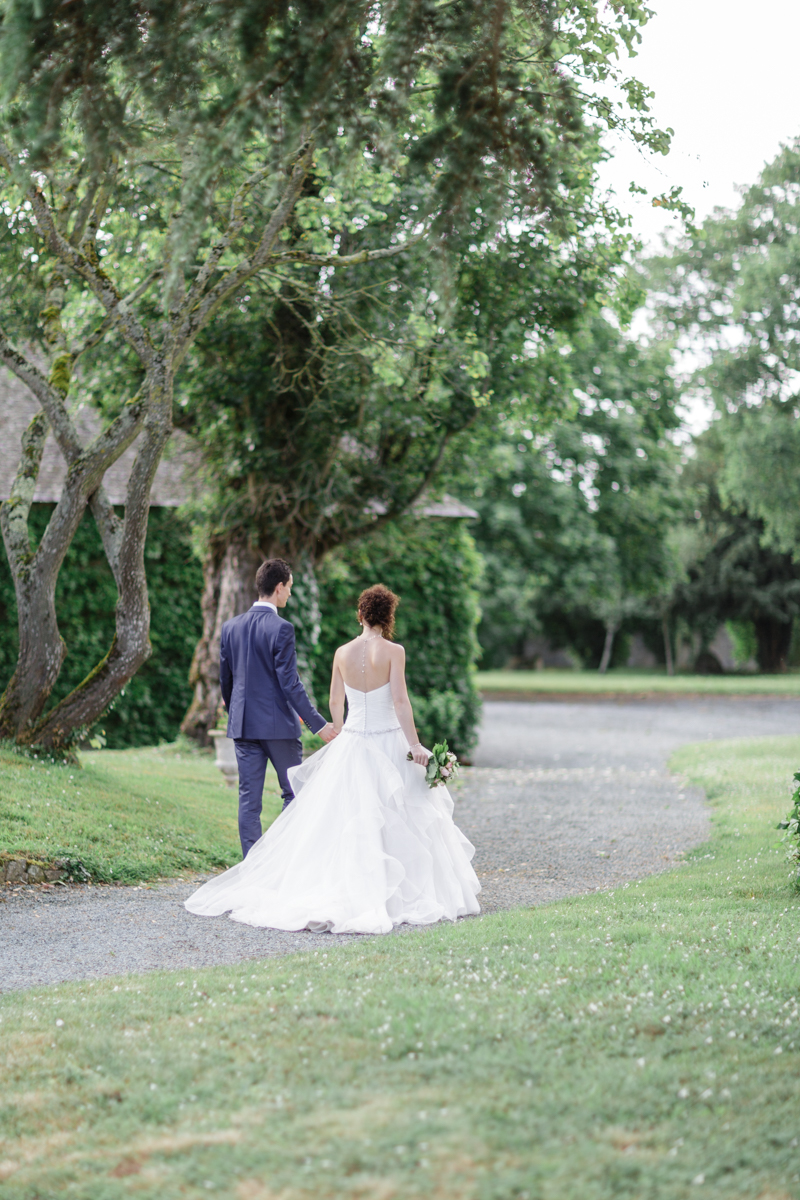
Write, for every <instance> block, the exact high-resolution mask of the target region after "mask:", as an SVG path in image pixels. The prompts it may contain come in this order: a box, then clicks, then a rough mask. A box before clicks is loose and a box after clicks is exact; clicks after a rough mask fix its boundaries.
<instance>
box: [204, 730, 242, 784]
mask: <svg viewBox="0 0 800 1200" xmlns="http://www.w3.org/2000/svg"><path fill="white" fill-rule="evenodd" d="M208 736H209V737H212V738H213V739H214V746H215V748H216V752H217V756H216V759H215V760H214V761H215V765H216V766H217V767H218V768H219V770H220V771H221V772H222V775H223V777H224V779H225V782H226V783H227V785H228V787H238V785H239V767H238V764H237V762H236V749H235V747H234V745H233V738H229V737H228V735H227V733H225V730H224V729H212V730H210V731H209V735H208Z"/></svg>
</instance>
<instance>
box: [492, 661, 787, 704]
mask: <svg viewBox="0 0 800 1200" xmlns="http://www.w3.org/2000/svg"><path fill="white" fill-rule="evenodd" d="M475 684H476V686H477V687H478V689H479V691H480V692H482V694H483V696H484V698H485V699H501V698H502V699H504V700H513V699H517V698H518V699H521V700H523V699H528V698H530V699H547V698H548V697H550V696H552V697H553V698H554V699H557V698H569V699H574V700H579V699H598V700H600V699H606V698H610V697H616V696H620V697H622V696H630V697H631V698H633V697H636V698H641V697H642V696H663V697H664V698H665V699H667V698H669V697H671V696H686V697H689V696H751V697H752V696H764V697H775V696H779V697H786V698H795V697H797V698H800V672H798V671H795V672H789V673H787V674H785V675H744V674H743V675H695V674H686V675H667V674H666V672H663V671H661V672H658V671H646V670H630V669H622V668H620V669H615V670H611V671H608V672H607V673H606V674H605V675H601V674H600V672H599V671H566V670H563V671H562V670H557V669H555V668H553V669H550V668H548V669H545V670H542V671H477V672H476V674H475Z"/></svg>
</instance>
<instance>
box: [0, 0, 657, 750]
mask: <svg viewBox="0 0 800 1200" xmlns="http://www.w3.org/2000/svg"><path fill="white" fill-rule="evenodd" d="M613 10H614V13H615V17H614V21H613V23H604V21H603V19H602V18H601V17H600V16H599V15H598V13H597V11H596V10H595V6H594V4H591V3H585V2H583V3H578V4H574V5H572V6H570V7H569V8H568V9H567V10H566V12H560V11H557V10H555V9H553V10H552V11H551V10H550V9H549V8H548V7H547V6H542V5H540V4H534V3H522V2H519V3H517V4H515V5H506V4H500V3H498V0H484V2H483V3H480V4H471V5H469V6H458V5H447V6H434V7H429V6H423V7H420V6H417V5H412V4H408V3H395V4H387V5H384V6H378V7H376V5H374V4H365V3H356V4H343V3H341V2H336V0H326V2H323V3H318V4H314V5H306V4H300V5H296V6H293V7H292V8H290V9H286V8H281V9H274V8H272V7H270V6H266V7H264V6H261V7H259V6H253V5H252V4H250V3H249V0H228V2H225V3H219V4H214V5H209V4H206V3H202V2H201V0H189V2H188V3H183V2H182V3H180V4H179V3H177V0H166V2H164V3H159V4H155V3H152V2H148V0H138V2H135V3H130V0H110V2H109V3H107V4H105V5H102V6H91V7H87V6H85V5H66V6H65V5H63V4H62V3H60V2H59V0H40V2H39V3H37V4H34V5H22V4H5V5H4V6H3V22H2V26H1V27H0V70H1V72H2V78H3V80H4V86H5V107H4V111H3V114H2V133H3V136H2V139H0V167H1V168H2V170H3V171H4V172H5V180H6V185H7V191H6V199H5V210H4V211H5V213H6V218H7V228H6V230H5V231H4V247H3V248H4V249H5V250H7V251H8V252H9V253H8V258H7V260H6V261H7V263H8V262H12V263H13V264H14V265H15V268H16V266H19V267H20V268H21V269H22V271H23V275H24V285H25V286H24V287H23V289H22V290H25V293H26V298H29V296H30V294H31V293H32V294H34V295H35V296H37V297H38V299H39V303H40V306H41V315H40V324H39V327H38V328H32V327H31V325H30V322H27V323H26V322H25V321H23V320H20V321H19V322H18V323H17V322H16V321H15V315H14V313H13V312H10V311H9V304H8V303H7V302H6V305H5V316H6V320H5V327H4V329H3V330H2V331H0V359H2V361H3V362H5V364H6V365H7V366H8V367H10V368H11V369H12V370H13V371H14V372H15V373H16V374H17V375H18V377H19V378H20V379H22V380H23V381H24V382H25V383H26V384H27V386H28V387H30V388H31V390H32V392H33V393H34V395H35V396H36V397H37V400H38V401H39V403H40V405H41V409H42V411H41V414H40V415H39V416H37V417H36V418H35V420H34V421H33V422H32V424H31V426H30V428H29V430H28V432H27V434H26V437H25V439H24V443H23V453H22V460H21V463H20V469H19V471H18V474H17V477H16V480H15V483H14V486H13V489H12V495H11V497H10V499H9V500H8V501H7V502H6V503H5V504H4V505H3V507H2V511H1V512H0V520H1V521H2V529H3V538H4V542H5V545H6V552H7V554H8V556H9V562H10V564H11V569H12V574H13V576H14V584H15V591H16V597H17V607H18V612H19V628H20V652H19V658H18V662H17V667H16V670H15V672H14V675H13V676H12V678H11V680H10V682H9V684H8V686H7V688H6V690H5V693H4V695H3V697H2V701H0V735H3V736H7V737H9V736H10V737H16V738H17V739H18V740H19V741H21V742H25V743H28V744H36V743H41V744H43V745H46V746H49V747H62V746H65V745H68V744H69V743H70V741H71V740H72V739H73V738H74V736H75V735H76V732H77V731H79V730H80V729H81V728H84V727H85V726H87V725H89V724H91V723H92V722H93V721H94V720H96V719H97V717H98V716H99V715H100V714H101V713H102V712H103V710H104V709H105V708H106V707H107V705H108V704H109V703H110V702H111V701H112V700H113V698H114V696H115V695H117V694H118V692H119V691H120V689H121V688H122V687H123V686H124V684H125V683H126V682H127V681H128V679H130V678H131V676H132V675H133V673H134V672H135V671H136V669H137V668H138V666H139V665H140V664H141V662H142V661H144V659H145V658H146V657H147V655H148V653H149V637H148V630H149V606H148V601H147V587H146V576H145V571H144V560H143V546H144V539H145V533H146V524H147V510H148V497H149V489H150V485H151V482H152V479H153V475H154V473H155V470H156V467H157V465H158V461H159V458H160V456H161V454H162V452H163V449H164V446H165V445H166V442H167V440H168V438H169V436H170V432H171V429H172V420H173V392H174V380H175V374H176V372H177V370H178V369H179V368H180V366H181V363H182V362H183V361H184V360H185V358H186V356H187V354H188V353H189V351H190V349H191V346H192V344H193V343H194V341H195V340H196V338H197V337H198V335H199V334H200V333H201V332H202V330H203V329H204V328H206V327H207V326H208V325H209V323H210V322H211V320H212V319H213V318H214V317H215V315H216V314H217V313H218V312H219V311H220V310H221V309H222V308H223V307H224V306H225V305H226V304H228V303H229V302H230V301H231V300H232V298H233V297H235V296H236V295H237V294H239V293H240V292H241V291H242V289H243V288H244V287H245V286H246V285H247V284H248V283H249V282H250V281H251V280H253V279H255V278H256V277H257V276H259V275H261V274H262V273H264V272H266V271H271V272H272V273H273V275H275V274H278V275H280V274H281V273H282V272H283V273H285V274H287V275H289V276H291V274H292V271H293V269H294V267H295V266H296V265H297V264H298V263H300V264H310V265H313V266H314V267H315V268H317V269H318V271H319V279H320V286H323V284H324V278H325V276H324V272H325V271H326V270H327V269H329V268H330V267H331V266H336V267H341V266H345V265H348V264H352V265H356V264H358V263H360V262H365V261H370V259H371V260H373V261H374V260H375V259H380V258H384V257H387V256H394V255H397V254H402V253H404V252H406V250H407V248H408V246H410V245H411V244H413V241H414V239H415V238H421V237H422V236H423V235H426V236H428V237H429V238H433V239H436V238H439V239H444V238H447V237H448V236H451V235H452V234H453V232H454V230H455V229H456V227H457V218H458V214H459V212H460V207H461V201H462V198H463V197H464V196H465V195H466V194H469V193H471V192H475V191H476V190H479V191H480V194H481V197H482V200H483V203H484V205H485V207H486V210H487V213H489V214H491V213H492V212H493V210H494V209H495V207H496V204H495V197H496V196H498V195H499V196H503V195H504V194H505V192H506V190H507V187H508V185H509V181H510V180H512V179H513V187H514V188H515V190H516V192H517V194H518V196H519V198H520V204H521V207H522V209H523V211H524V213H526V214H527V213H530V214H531V215H533V214H547V213H550V214H552V213H554V212H556V211H557V210H558V209H559V208H560V207H561V198H562V195H563V193H564V191H565V190H566V191H567V192H568V191H569V188H570V186H571V182H572V173H574V170H575V169H577V166H576V163H575V156H574V148H575V146H576V145H579V143H580V142H581V138H582V133H583V129H582V121H581V107H582V105H581V98H580V96H579V86H578V83H581V82H584V81H586V80H590V81H591V80H596V79H598V78H600V77H603V76H607V75H608V74H609V70H610V68H609V65H608V64H609V60H610V58H611V56H612V55H613V54H614V52H615V50H616V47H617V45H618V44H619V43H620V42H626V43H628V44H629V45H630V44H631V43H632V41H633V40H635V38H636V36H637V34H638V27H639V26H640V25H641V24H642V23H643V21H644V20H645V19H646V15H647V13H646V10H645V9H643V8H642V7H640V5H639V4H638V3H630V2H629V3H625V4H624V5H623V4H622V3H618V4H615V5H614V6H613ZM521 47H525V52H524V53H523V54H520V48H521ZM560 58H564V59H565V61H567V62H570V63H571V64H572V69H573V72H574V73H576V74H577V77H578V83H576V82H574V81H573V79H571V78H570V77H569V75H568V73H567V72H565V71H564V70H563V69H562V68H561V67H560V65H559V59H560ZM423 93H424V95H423ZM628 94H629V97H630V98H631V100H632V103H633V104H634V106H636V105H638V106H639V107H640V108H642V109H646V100H647V97H646V94H645V93H643V92H642V91H641V89H638V90H637V89H636V88H635V87H634V86H633V85H630V86H629V88H628ZM604 103H605V102H604V101H602V100H601V99H597V98H593V97H592V96H591V95H590V96H588V97H586V99H585V100H584V104H588V105H594V108H595V110H596V111H599V110H600V108H601V107H602V106H603V104H604ZM605 116H606V120H609V121H614V122H618V121H619V119H620V116H619V114H618V113H616V112H613V111H610V110H608V106H607V105H606V109H605ZM412 124H413V125H415V128H418V129H419V130H420V132H419V133H416V132H412V130H411V126H412ZM636 136H638V137H639V139H640V140H642V141H644V142H647V143H648V144H650V145H651V146H652V147H654V148H656V149H661V150H664V149H665V148H666V139H665V135H663V134H661V133H660V132H659V131H658V130H656V129H654V128H653V127H652V125H650V124H649V121H648V118H646V117H644V118H643V119H642V121H641V122H640V124H639V126H638V130H637V131H636ZM321 163H324V164H325V169H326V170H328V171H329V172H330V174H331V177H332V178H334V179H336V180H341V181H342V182H343V183H344V182H345V181H346V179H347V178H348V175H349V177H350V181H351V184H352V185H353V187H352V190H351V191H350V192H349V193H347V189H346V188H343V189H342V195H343V200H342V203H343V204H344V205H345V207H346V206H347V204H348V203H350V204H351V205H352V207H351V210H350V212H351V215H354V221H353V223H354V224H355V225H356V226H358V224H359V222H360V220H361V218H360V215H359V213H358V211H357V210H358V205H359V204H360V203H361V202H362V201H361V197H362V196H363V195H369V194H370V191H371V190H372V188H373V187H384V186H387V185H386V180H387V176H388V177H389V178H391V177H393V176H395V175H396V176H398V177H399V176H407V177H408V178H411V177H414V178H416V179H418V180H419V181H420V190H421V193H422V196H423V199H424V202H423V204H422V205H421V206H420V205H419V204H418V205H416V206H414V210H413V212H409V211H402V212H401V211H398V212H397V213H396V217H397V219H396V222H395V224H394V225H393V226H391V227H388V226H384V231H385V237H384V239H383V243H382V245H381V246H380V247H379V248H377V249H375V250H366V249H356V250H355V252H354V254H351V255H348V256H344V255H342V254H340V253H339V247H338V245H337V244H336V243H335V242H334V241H333V240H332V239H331V238H330V237H328V235H327V233H326V220H325V215H324V214H325V209H324V199H323V198H322V197H319V196H317V197H314V196H313V195H307V196H304V189H305V187H306V181H307V179H308V177H309V173H310V172H311V170H312V168H314V165H315V164H317V165H318V166H319V164H321ZM301 200H304V201H305V205H306V216H307V226H308V235H309V236H308V238H307V240H306V241H305V243H302V242H301V243H300V244H293V245H291V246H287V245H286V243H285V241H284V240H282V239H283V238H284V237H285V236H286V231H287V225H288V222H289V221H290V218H291V217H292V214H293V213H295V212H296V211H297V208H298V204H299V202H300V201H301ZM315 207H316V213H314V212H313V211H312V210H314V208H315ZM369 219H370V218H369V216H368V217H367V219H366V221H367V223H369ZM320 268H321V270H319V269H320ZM21 286H22V285H18V281H17V279H16V270H15V271H14V272H13V273H12V277H11V283H10V285H8V286H7V289H6V300H7V301H8V299H9V298H12V297H13V296H14V295H15V293H16V291H17V290H19V287H21ZM32 307H33V305H32V304H31V303H26V304H25V305H20V306H19V307H18V309H17V312H18V313H19V315H20V317H23V316H24V315H25V314H26V313H27V314H28V315H30V311H31V308H32ZM26 342H27V343H32V344H34V345H35V346H36V347H37V350H38V353H37V352H31V353H27V352H26V351H25V350H24V349H23V346H24V344H25V343H26ZM41 358H44V362H45V366H44V369H42V367H41V365H40V360H41ZM79 363H80V364H81V365H82V367H83V372H84V373H86V374H90V373H91V372H92V369H93V368H94V367H95V366H96V365H97V364H99V368H98V370H99V373H100V374H101V375H103V376H104V377H105V379H106V380H107V381H108V382H111V381H112V380H113V381H114V383H115V386H114V389H113V393H112V394H111V395H106V396H105V397H104V404H103V409H104V412H105V413H106V414H107V417H108V421H107V426H106V428H105V429H104V430H103V432H102V433H101V435H100V436H99V437H98V438H97V439H95V441H94V442H93V443H92V444H91V445H89V446H84V445H82V444H81V442H80V439H79V437H78V434H77V432H76V429H75V424H74V421H73V420H72V417H71V413H70V407H69V405H68V402H69V404H71V403H72V401H73V400H74V399H75V398H76V396H80V394H81V382H80V377H79V372H78V371H77V370H76V365H77V364H79ZM49 431H52V432H53V435H54V436H55V438H56V440H57V442H58V445H59V448H60V450H61V452H62V454H63V455H64V457H65V459H66V461H67V463H68V464H69V472H68V478H67V484H66V486H65V489H64V493H63V495H62V497H61V500H60V501H59V504H58V505H57V507H56V509H55V511H54V513H53V517H52V519H51V521H50V523H49V524H48V527H47V529H46V531H45V533H44V535H43V537H42V539H41V541H40V543H39V545H38V546H36V547H35V548H34V547H33V546H32V544H31V540H30V535H29V532H28V521H27V518H28V514H29V511H30V504H31V500H32V496H33V491H34V487H35V480H36V474H37V471H38V466H39V463H40V461H41V455H42V449H43V446H44V441H45V438H46V436H47V435H48V432H49ZM134 441H135V442H136V445H137V456H136V462H135V466H134V468H133V472H132V475H131V479H130V485H129V490H128V497H127V503H126V506H125V513H124V516H123V517H118V516H117V514H115V513H114V512H113V511H112V509H111V506H110V505H109V503H108V501H107V498H106V497H105V495H104V493H103V489H102V479H103V474H104V472H105V470H106V469H107V468H108V466H109V465H110V463H111V462H113V461H114V459H115V458H116V457H118V456H119V454H121V453H122V452H123V451H124V449H126V448H127V447H128V446H129V445H131V443H133V442H134ZM87 503H88V504H90V505H91V509H92V513H93V516H94V519H95V521H96V522H97V524H98V528H99V530H100V533H101V536H102V540H103V545H104V550H105V553H106V555H107V558H108V561H109V564H110V565H111V568H112V571H113V574H114V577H115V582H116V586H117V592H118V600H117V608H116V634H115V637H114V641H113V643H112V646H111V648H110V650H109V651H108V653H107V655H106V656H105V657H104V658H103V659H102V660H101V662H99V663H98V664H97V666H96V668H95V669H94V670H93V671H92V672H91V673H90V675H89V676H88V677H87V678H86V679H85V680H84V681H83V682H82V683H81V684H80V685H79V686H78V687H77V688H75V689H74V690H73V691H72V692H71V693H70V694H69V695H68V696H67V697H65V698H64V699H63V700H62V701H61V702H60V703H59V704H58V705H56V706H55V708H54V709H53V710H52V711H50V712H47V713H46V712H44V709H45V706H46V703H47V699H48V696H49V695H50V692H51V690H52V687H53V684H54V682H55V680H56V678H57V677H58V673H59V670H60V667H61V663H62V662H63V658H64V654H65V647H64V644H63V641H62V639H61V637H60V635H59V631H58V624H57V619H56V611H55V605H54V593H55V585H56V580H57V577H58V571H59V569H60V566H61V563H62V562H63V560H64V556H65V554H66V550H67V548H68V546H69V544H70V541H71V539H72V537H73V536H74V534H75V531H76V529H77V527H78V524H79V523H80V520H81V518H82V515H83V511H84V509H85V506H86V505H87Z"/></svg>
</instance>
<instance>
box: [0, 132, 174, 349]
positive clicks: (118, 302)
mask: <svg viewBox="0 0 800 1200" xmlns="http://www.w3.org/2000/svg"><path fill="white" fill-rule="evenodd" d="M0 163H2V164H3V165H4V166H5V167H6V170H8V171H9V173H11V174H12V175H13V174H15V173H16V169H17V168H16V167H15V162H14V155H13V154H12V152H11V150H10V148H9V147H8V146H7V145H6V143H5V142H3V141H2V140H0ZM113 170H114V171H115V170H116V167H114V168H113ZM112 177H113V172H112V171H109V173H108V174H107V176H106V180H105V183H104V185H103V186H101V187H100V188H99V190H98V194H97V196H96V197H95V201H94V205H93V207H92V215H91V216H90V217H89V219H88V225H87V231H86V234H85V236H84V238H83V241H82V245H83V246H85V247H87V248H88V249H89V250H90V251H91V250H92V247H93V245H94V239H95V238H96V234H97V228H98V226H99V223H100V221H101V219H102V216H103V213H104V212H105V209H106V202H107V199H108V190H109V188H110V180H111V178H112ZM27 196H28V200H29V201H30V203H31V207H32V209H33V215H34V218H35V220H36V224H37V226H38V228H39V234H40V236H41V238H42V240H43V241H44V243H45V245H46V246H47V248H48V249H49V250H50V252H51V253H52V254H54V255H55V256H56V258H58V259H59V261H60V262H62V263H63V264H64V266H66V267H69V268H70V270H72V271H74V272H75V274H76V275H79V276H80V278H81V279H83V280H84V281H85V282H86V283H87V284H88V285H89V288H90V290H91V292H92V294H93V295H94V296H95V298H96V299H97V300H99V302H100V304H101V305H102V307H103V308H104V309H105V311H106V313H107V314H108V316H109V317H110V319H111V321H112V323H113V324H114V325H116V326H117V328H118V329H119V330H120V332H121V334H122V336H123V337H124V338H125V340H126V342H127V343H128V345H129V346H130V347H131V348H132V349H133V351H134V352H135V353H136V354H137V355H138V356H139V358H140V359H141V361H142V362H143V363H144V364H145V366H150V365H152V364H153V362H154V360H155V348H154V347H153V343H152V341H151V340H150V335H149V334H148V332H147V330H146V329H145V328H144V326H143V325H142V324H141V322H139V321H138V320H137V319H136V317H135V316H134V315H133V313H132V312H131V311H130V310H129V309H127V308H126V307H125V306H124V304H123V301H122V297H121V296H120V294H119V292H118V291H117V289H116V287H115V286H114V284H113V282H112V281H111V279H110V277H109V276H108V275H106V273H105V271H103V270H102V269H101V267H100V265H99V263H98V262H97V261H91V260H90V258H88V257H87V256H86V254H85V253H83V252H82V250H78V249H76V248H75V246H73V245H72V244H71V243H70V242H69V241H68V240H67V239H66V238H65V237H63V236H62V234H61V233H60V232H59V230H58V227H57V224H56V221H55V219H54V217H53V213H52V212H51V210H50V206H49V204H48V203H47V198H46V196H45V194H44V192H43V191H42V189H41V188H40V187H39V185H38V184H37V183H36V182H35V181H34V180H33V179H32V178H29V185H28V189H27ZM87 239H88V241H87ZM93 257H94V258H95V260H96V254H94V255H93Z"/></svg>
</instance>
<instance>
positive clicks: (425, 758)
mask: <svg viewBox="0 0 800 1200" xmlns="http://www.w3.org/2000/svg"><path fill="white" fill-rule="evenodd" d="M411 757H412V758H413V760H414V762H415V763H419V765H420V766H421V767H427V765H428V762H429V760H430V757H431V752H430V750H426V749H425V747H424V746H423V744H422V742H417V744H416V746H412V747H411Z"/></svg>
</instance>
